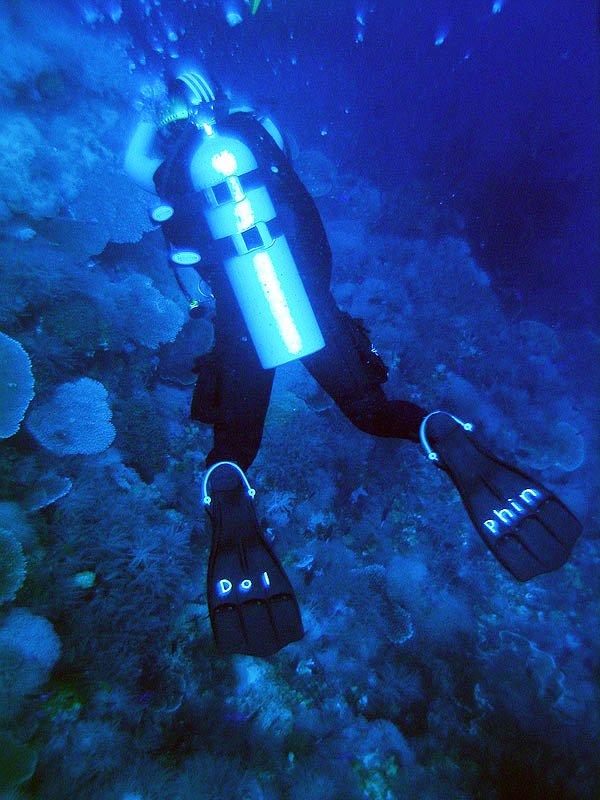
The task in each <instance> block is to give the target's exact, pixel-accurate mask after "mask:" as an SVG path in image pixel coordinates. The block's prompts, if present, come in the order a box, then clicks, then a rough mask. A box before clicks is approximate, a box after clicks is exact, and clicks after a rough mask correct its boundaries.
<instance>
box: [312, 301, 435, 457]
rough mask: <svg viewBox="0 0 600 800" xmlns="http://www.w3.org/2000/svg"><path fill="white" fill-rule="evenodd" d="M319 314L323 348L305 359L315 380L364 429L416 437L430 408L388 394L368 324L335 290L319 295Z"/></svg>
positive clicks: (408, 437) (383, 368) (382, 434)
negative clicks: (336, 297)
mask: <svg viewBox="0 0 600 800" xmlns="http://www.w3.org/2000/svg"><path fill="white" fill-rule="evenodd" d="M315 314H316V316H317V320H318V323H319V327H320V328H321V333H322V334H323V338H324V339H325V347H324V348H323V349H322V350H319V351H318V352H316V353H313V354H312V355H310V356H307V357H305V358H303V359H302V361H303V363H304V365H305V366H306V368H307V369H308V371H309V372H310V373H311V375H312V376H313V377H314V378H315V380H316V381H317V382H318V383H319V384H320V386H321V387H322V388H323V389H324V390H325V391H326V392H327V394H329V395H330V397H331V398H332V399H333V400H334V401H335V403H336V404H337V405H338V406H339V408H340V410H341V411H342V412H343V413H344V414H345V415H346V416H347V417H348V419H350V420H351V421H352V422H353V423H354V424H355V425H356V426H357V427H358V428H359V429H360V430H362V431H365V432H366V433H370V434H372V435H374V436H382V437H386V438H398V439H409V440H410V441H412V442H418V441H419V426H420V425H421V422H422V420H423V419H424V418H425V416H426V414H427V412H426V411H425V410H424V409H422V408H420V407H419V406H417V405H415V404H414V403H410V402H408V401H406V400H391V399H389V398H388V397H387V396H386V394H385V392H384V391H383V389H382V387H381V384H382V383H383V382H384V381H385V380H386V378H387V369H386V367H385V364H384V363H383V361H382V360H381V358H380V357H379V356H378V355H377V353H375V352H374V350H373V348H372V345H371V342H370V340H369V337H368V334H367V332H366V330H365V329H364V327H363V326H362V325H361V324H360V323H359V322H358V321H357V320H355V319H353V318H352V317H351V316H350V315H349V314H346V313H345V312H343V311H341V310H340V309H339V308H338V306H337V304H336V302H335V300H334V298H333V296H332V295H331V293H328V294H327V295H325V296H324V297H323V296H322V297H320V298H319V304H318V306H317V307H316V308H315Z"/></svg>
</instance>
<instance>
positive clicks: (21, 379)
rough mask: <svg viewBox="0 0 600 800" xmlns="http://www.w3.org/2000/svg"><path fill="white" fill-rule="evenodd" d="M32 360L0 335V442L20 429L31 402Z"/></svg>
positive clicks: (15, 342)
mask: <svg viewBox="0 0 600 800" xmlns="http://www.w3.org/2000/svg"><path fill="white" fill-rule="evenodd" d="M33 383H34V381H33V373H32V371H31V361H30V359H29V356H28V355H27V353H26V352H25V350H24V349H23V347H22V346H21V345H20V344H19V342H17V341H16V340H15V339H11V338H10V336H6V335H5V334H4V333H0V439H6V438H7V437H8V436H12V435H13V433H16V432H17V431H18V430H19V425H20V424H21V420H22V419H23V416H24V415H25V412H26V411H27V406H28V405H29V403H30V402H31V400H32V399H33V395H34V392H33Z"/></svg>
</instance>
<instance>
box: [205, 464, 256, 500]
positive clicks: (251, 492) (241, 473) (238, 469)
mask: <svg viewBox="0 0 600 800" xmlns="http://www.w3.org/2000/svg"><path fill="white" fill-rule="evenodd" d="M224 465H225V466H228V467H233V468H234V470H236V472H237V473H238V474H239V476H240V477H241V479H242V481H243V482H244V485H245V486H246V494H247V495H248V497H250V498H253V497H254V495H255V494H256V489H253V488H252V487H251V486H250V484H249V482H248V478H247V477H246V475H245V474H244V471H243V470H242V468H241V467H239V466H238V465H237V464H236V463H235V462H234V461H217V463H216V464H213V465H212V467H210V469H209V470H208V471H207V473H206V475H205V476H204V480H203V481H202V504H203V505H204V506H209V505H210V504H211V502H212V498H211V496H210V495H209V494H208V479H209V478H210V476H211V475H212V473H213V472H214V470H216V469H217V467H222V466H224Z"/></svg>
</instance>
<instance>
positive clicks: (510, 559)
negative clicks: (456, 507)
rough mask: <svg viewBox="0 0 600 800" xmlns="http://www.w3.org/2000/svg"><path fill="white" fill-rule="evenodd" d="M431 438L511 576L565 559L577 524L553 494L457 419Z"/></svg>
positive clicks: (531, 574) (535, 572)
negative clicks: (490, 447) (489, 446)
mask: <svg viewBox="0 0 600 800" xmlns="http://www.w3.org/2000/svg"><path fill="white" fill-rule="evenodd" d="M432 422H433V419H432ZM443 425H445V426H447V425H448V423H447V420H445V421H444V422H443ZM432 428H433V425H432ZM432 441H433V445H434V450H436V451H437V453H438V454H439V456H440V466H441V467H442V469H444V470H445V471H446V472H448V474H449V475H450V477H451V478H452V480H453V481H454V484H455V485H456V488H457V489H458V491H459V493H460V496H461V498H462V501H463V503H464V505H465V508H466V510H467V512H468V514H469V516H470V518H471V521H472V523H473V525H474V526H475V528H476V529H477V531H478V533H479V535H480V536H481V538H482V539H483V541H484V542H485V543H486V545H487V546H488V547H489V549H490V550H491V551H492V553H493V554H494V555H495V556H496V558H497V559H498V561H500V563H501V564H503V565H504V566H505V567H506V569H508V570H509V571H510V572H511V573H512V575H514V577H515V578H517V579H518V580H520V581H527V580H529V579H530V578H534V577H535V576H536V575H541V574H542V573H545V572H552V571H553V570H555V569H558V568H559V567H561V566H562V565H563V564H564V563H565V562H566V561H567V559H568V558H569V555H570V554H571V550H572V549H573V545H574V544H575V542H576V541H577V538H578V537H579V535H580V533H581V524H580V522H579V521H578V520H577V518H576V517H575V516H574V515H573V514H572V513H571V512H570V511H569V510H568V508H567V507H566V506H565V505H564V504H563V503H562V502H561V501H560V500H559V499H558V498H557V497H556V495H554V494H553V493H552V492H551V491H549V490H548V489H546V488H545V487H544V486H543V485H542V484H541V483H540V482H539V481H537V480H535V479H534V478H532V477H531V476H529V475H527V474H526V473H525V472H522V471H521V470H520V469H518V468H517V467H514V466H511V465H510V464H507V463H506V462H505V461H502V460H501V459H499V458H497V457H496V456H494V455H493V454H492V453H490V452H489V451H487V450H486V449H485V448H484V447H482V446H481V445H480V444H479V442H477V440H476V439H475V438H474V437H473V436H470V435H469V434H467V433H466V431H464V430H463V429H462V428H461V427H460V426H459V425H458V424H456V423H453V424H452V427H451V428H450V429H448V427H446V430H445V431H444V434H443V435H441V436H439V438H438V437H436V436H435V435H434V434H432Z"/></svg>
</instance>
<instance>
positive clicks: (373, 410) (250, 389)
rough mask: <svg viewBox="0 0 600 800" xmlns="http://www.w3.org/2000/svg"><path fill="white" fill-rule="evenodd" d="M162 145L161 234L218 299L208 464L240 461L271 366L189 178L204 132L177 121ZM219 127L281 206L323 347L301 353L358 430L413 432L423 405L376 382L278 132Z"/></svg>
mask: <svg viewBox="0 0 600 800" xmlns="http://www.w3.org/2000/svg"><path fill="white" fill-rule="evenodd" d="M177 126H178V127H177V130H176V131H175V132H174V134H173V136H172V138H171V140H170V141H169V142H168V143H167V146H166V153H167V155H166V158H165V160H164V161H163V163H162V164H161V166H160V167H159V168H158V170H157V171H156V173H155V176H154V182H155V185H156V189H157V192H158V194H159V196H160V197H161V198H162V199H163V200H164V201H166V202H168V203H169V204H170V205H172V206H173V208H174V212H175V213H174V214H173V216H172V217H171V219H170V220H168V221H167V222H165V223H163V231H164V234H165V237H166V239H167V241H168V242H169V243H170V244H172V245H174V246H176V247H184V248H194V249H196V250H197V251H198V252H199V253H201V254H202V262H201V264H200V265H199V271H200V274H201V275H202V277H203V278H204V279H205V280H206V281H207V283H208V284H209V285H210V286H211V289H212V291H213V294H214V296H215V299H216V320H215V346H214V348H213V350H212V351H211V352H210V353H208V354H206V355H204V356H202V357H201V358H199V359H198V372H199V375H198V381H197V383H196V388H195V391H194V396H193V400H192V410H191V415H192V418H193V419H195V420H199V421H201V422H204V423H207V424H210V425H212V426H213V428H214V446H213V449H212V450H211V451H210V453H209V455H208V457H207V462H206V463H207V466H210V465H211V464H213V463H215V462H216V461H235V462H236V463H237V464H239V465H240V466H241V467H242V469H244V470H246V469H248V467H249V466H250V464H251V463H252V461H253V460H254V458H255V456H256V454H257V452H258V448H259V446H260V442H261V438H262V433H263V427H264V421H265V416H266V413H267V408H268V404H269V398H270V394H271V387H272V385H273V378H274V374H275V370H274V369H264V368H263V367H262V366H261V364H260V362H259V359H258V356H257V354H256V352H255V349H254V345H253V343H252V340H251V338H250V334H249V332H248V330H247V327H246V323H245V322H244V319H243V317H242V314H241V312H240V309H239V306H238V303H237V300H236V299H235V295H234V294H233V290H232V289H231V286H230V284H229V281H228V279H227V276H226V275H225V271H224V269H223V267H222V266H221V258H222V255H221V254H220V253H219V251H218V246H219V245H217V244H215V242H213V240H212V237H211V235H210V233H209V231H208V228H207V226H206V223H205V222H204V216H203V212H202V209H203V206H204V201H203V197H202V196H201V194H199V193H197V192H195V191H194V189H193V186H192V183H191V175H190V162H191V158H192V155H193V153H194V151H195V149H196V148H197V147H198V145H199V142H200V136H201V134H200V133H199V132H198V130H197V129H196V128H195V127H194V126H193V125H190V124H189V123H187V122H185V123H177ZM218 130H219V133H227V132H230V133H231V134H233V135H235V136H236V137H237V138H239V139H241V140H242V141H243V142H245V144H246V145H247V146H248V147H249V148H250V150H251V151H252V153H253V155H254V157H255V158H256V161H257V163H258V170H257V171H256V172H257V174H256V175H254V174H252V175H250V176H246V178H247V179H249V180H251V181H252V180H254V179H255V180H256V182H257V183H259V184H262V185H265V186H266V187H267V188H268V191H269V194H270V196H271V198H272V200H273V205H274V207H275V210H276V212H277V220H276V225H277V226H278V228H279V229H280V230H281V231H282V232H283V233H284V234H285V236H286V238H287V242H288V244H289V246H290V250H291V252H292V254H293V256H294V259H295V261H296V265H297V267H298V271H299V273H300V276H301V278H302V281H303V283H304V286H305V288H306V291H307V294H308V297H309V299H310V302H311V305H312V308H313V311H314V313H315V316H316V318H317V321H318V323H319V327H320V329H321V333H322V334H323V338H324V340H325V347H324V348H322V349H321V350H319V351H318V352H316V353H314V354H312V355H310V356H306V357H304V358H303V359H302V362H303V363H304V365H305V366H306V368H307V369H308V371H309V372H310V373H311V375H312V376H313V377H314V378H315V380H316V381H317V382H318V383H319V384H320V386H321V387H322V388H323V389H324V390H325V392H327V393H328V394H329V395H330V396H331V397H332V398H333V400H334V401H335V402H336V404H337V405H338V406H339V408H340V409H341V410H342V412H343V413H344V414H345V415H346V416H347V417H348V419H350V420H351V421H352V422H353V423H354V424H355V425H356V426H357V427H358V428H359V429H360V430H362V431H365V432H366V433H370V434H373V435H375V436H383V437H394V438H400V439H410V440H411V441H414V442H417V441H418V440H419V426H420V424H421V421H422V420H423V418H424V416H425V414H426V412H425V411H424V410H423V409H421V408H419V407H418V406H416V405H414V404H413V403H409V402H406V401H402V400H390V399H388V398H387V397H386V395H385V393H384V391H383V389H382V386H381V384H382V383H384V382H385V380H386V379H387V368H386V367H385V364H384V363H383V361H382V360H381V358H380V357H379V356H378V355H377V354H376V353H374V352H372V349H371V342H370V339H369V335H368V332H367V331H366V329H365V327H364V325H363V324H362V322H361V321H360V320H357V319H354V318H352V317H351V316H350V315H349V314H347V313H345V312H343V311H341V310H340V309H339V308H338V306H337V304H336V302H335V300H334V298H333V295H332V294H331V291H330V281H331V267H332V257H331V249H330V247H329V242H328V240H327V235H326V233H325V229H324V227H323V223H322V221H321V218H320V216H319V213H318V211H317V208H316V205H315V203H314V200H313V199H312V197H311V196H310V194H309V193H308V191H307V190H306V188H305V187H304V185H303V184H302V182H301V181H300V179H299V178H298V176H297V174H296V173H295V172H294V169H293V167H292V165H291V163H290V161H289V160H288V158H287V157H286V156H285V154H284V153H283V152H282V151H281V150H280V148H279V147H278V146H277V144H276V143H275V141H274V140H273V139H272V138H271V136H270V135H269V134H268V133H267V132H266V131H265V129H264V128H263V127H262V125H260V123H259V122H258V121H257V120H256V119H255V118H254V117H253V116H252V115H251V114H248V113H235V114H232V115H231V116H230V117H229V118H228V119H227V120H226V121H224V122H220V123H219V125H218Z"/></svg>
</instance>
